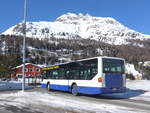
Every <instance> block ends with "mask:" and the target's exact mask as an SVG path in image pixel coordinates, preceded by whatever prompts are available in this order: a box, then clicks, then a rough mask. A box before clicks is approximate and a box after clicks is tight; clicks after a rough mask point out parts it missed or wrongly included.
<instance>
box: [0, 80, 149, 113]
mask: <svg viewBox="0 0 150 113" xmlns="http://www.w3.org/2000/svg"><path fill="white" fill-rule="evenodd" d="M6 86H8V87H6ZM10 87H11V89H13V88H14V89H17V88H21V83H20V82H19V83H18V82H13V81H11V82H1V83H0V89H3V90H4V89H5V88H6V89H7V88H8V89H9V88H10ZM127 87H128V88H130V89H128V90H127V92H126V93H124V94H112V95H110V96H116V97H117V98H119V97H120V98H131V99H142V100H147V101H148V100H149V101H150V81H148V80H136V81H131V80H128V81H127ZM6 89H5V90H6ZM0 100H1V102H0V106H6V105H7V106H17V107H18V108H20V109H21V108H24V107H26V106H30V105H37V106H50V107H53V108H56V109H57V108H59V109H66V110H70V111H74V112H82V113H83V112H96V113H116V112H119V113H134V112H135V113H140V111H139V112H137V111H133V109H130V108H126V107H119V106H115V105H109V104H104V103H100V102H94V101H92V102H91V101H90V100H86V99H81V98H78V97H74V96H67V95H62V94H57V93H54V92H49V93H48V92H46V91H45V92H40V91H35V92H34V91H28V92H27V91H26V92H21V91H18V92H11V93H0ZM48 108H49V107H48Z"/></svg>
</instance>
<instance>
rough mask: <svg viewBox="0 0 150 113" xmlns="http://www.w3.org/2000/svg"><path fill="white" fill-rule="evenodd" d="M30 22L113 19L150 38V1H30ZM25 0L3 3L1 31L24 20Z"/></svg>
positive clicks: (4, 0) (5, 1)
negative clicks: (79, 16)
mask: <svg viewBox="0 0 150 113" xmlns="http://www.w3.org/2000/svg"><path fill="white" fill-rule="evenodd" d="M27 2H28V16H27V21H53V20H55V19H56V18H57V17H59V16H60V15H62V14H64V13H68V12H72V13H84V14H86V13H88V14H90V15H92V16H99V17H113V18H115V19H116V20H118V21H119V22H121V23H122V24H124V25H125V26H127V27H129V28H131V29H134V30H136V31H138V32H141V33H144V34H149V35H150V0H27ZM23 3H24V0H0V32H3V31H5V30H6V29H8V28H9V27H11V26H13V25H15V24H17V23H19V22H21V21H22V20H23Z"/></svg>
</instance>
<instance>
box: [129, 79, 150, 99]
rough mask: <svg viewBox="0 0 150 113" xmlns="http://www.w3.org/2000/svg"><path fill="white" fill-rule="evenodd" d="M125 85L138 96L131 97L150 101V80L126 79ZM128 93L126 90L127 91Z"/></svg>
mask: <svg viewBox="0 0 150 113" xmlns="http://www.w3.org/2000/svg"><path fill="white" fill-rule="evenodd" d="M127 87H128V88H130V90H129V92H130V91H134V92H136V93H137V94H138V93H139V95H138V96H135V97H131V98H132V99H138V100H145V101H150V81H149V80H135V81H134V80H129V81H127ZM127 93H128V92H127Z"/></svg>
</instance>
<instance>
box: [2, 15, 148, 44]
mask: <svg viewBox="0 0 150 113" xmlns="http://www.w3.org/2000/svg"><path fill="white" fill-rule="evenodd" d="M22 32H23V27H22V23H19V24H17V25H15V26H12V27H11V28H9V29H8V30H6V31H5V32H3V33H2V34H4V35H22ZM26 32H27V36H28V37H35V38H40V39H42V38H47V37H55V38H65V39H68V38H89V39H94V40H98V41H102V42H105V43H109V44H114V45H121V44H128V43H129V41H128V40H130V39H133V40H136V39H139V40H146V39H150V36H149V35H144V34H141V33H139V32H136V31H134V30H131V29H129V28H127V27H125V26H124V25H122V24H120V23H119V22H118V21H116V20H115V19H113V18H110V17H106V18H104V17H93V16H90V15H88V14H86V15H83V14H74V13H67V14H64V15H62V16H60V17H58V18H57V19H56V20H55V21H53V22H46V21H43V22H27V29H26Z"/></svg>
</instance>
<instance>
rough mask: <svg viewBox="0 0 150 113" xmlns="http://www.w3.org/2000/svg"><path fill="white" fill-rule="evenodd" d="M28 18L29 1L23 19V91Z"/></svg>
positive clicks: (25, 2) (25, 4) (25, 5)
mask: <svg viewBox="0 0 150 113" xmlns="http://www.w3.org/2000/svg"><path fill="white" fill-rule="evenodd" d="M26 16H27V0H24V19H23V58H22V62H23V69H22V73H23V76H22V91H24V89H25V63H26V61H25V59H26V56H25V55H26V53H25V52H26V50H25V48H26V47H25V45H26Z"/></svg>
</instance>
